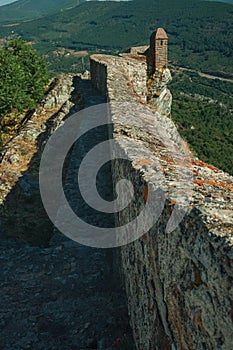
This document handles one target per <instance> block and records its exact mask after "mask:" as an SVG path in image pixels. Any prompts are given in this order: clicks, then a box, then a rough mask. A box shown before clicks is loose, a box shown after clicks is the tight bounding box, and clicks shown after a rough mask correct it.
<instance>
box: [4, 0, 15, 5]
mask: <svg viewBox="0 0 233 350" xmlns="http://www.w3.org/2000/svg"><path fill="white" fill-rule="evenodd" d="M15 1H16V0H0V6H2V5H6V4H10V3H11V2H15Z"/></svg>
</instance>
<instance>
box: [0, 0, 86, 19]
mask: <svg viewBox="0 0 233 350" xmlns="http://www.w3.org/2000/svg"><path fill="white" fill-rule="evenodd" d="M84 1H85V0H18V1H16V2H14V3H11V4H8V5H5V6H1V7H0V23H14V22H18V21H23V20H29V19H35V18H38V17H42V16H45V15H48V14H50V13H55V12H58V11H61V10H65V9H68V8H70V7H75V6H77V5H79V4H80V3H82V2H84Z"/></svg>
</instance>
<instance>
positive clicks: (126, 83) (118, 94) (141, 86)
mask: <svg viewBox="0 0 233 350" xmlns="http://www.w3.org/2000/svg"><path fill="white" fill-rule="evenodd" d="M109 65H111V70H109V69H107V67H108V66H109ZM90 66H91V79H92V83H93V85H94V86H95V87H96V88H97V89H98V90H100V91H101V92H102V93H103V94H107V96H108V98H109V100H110V101H119V100H120V101H123V100H124V101H132V100H133V101H138V98H139V99H140V100H141V102H146V95H147V87H146V80H147V67H146V60H145V59H143V58H141V59H133V58H124V57H117V56H116V57H115V56H109V55H93V56H91V60H90ZM126 91H127V93H125V92H126Z"/></svg>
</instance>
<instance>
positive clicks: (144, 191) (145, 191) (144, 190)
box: [143, 186, 149, 204]
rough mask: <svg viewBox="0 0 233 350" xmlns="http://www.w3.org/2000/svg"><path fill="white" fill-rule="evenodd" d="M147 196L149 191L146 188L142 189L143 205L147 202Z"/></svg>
mask: <svg viewBox="0 0 233 350" xmlns="http://www.w3.org/2000/svg"><path fill="white" fill-rule="evenodd" d="M148 196H149V189H148V186H145V187H144V188H143V199H144V203H145V204H146V202H147V200H148Z"/></svg>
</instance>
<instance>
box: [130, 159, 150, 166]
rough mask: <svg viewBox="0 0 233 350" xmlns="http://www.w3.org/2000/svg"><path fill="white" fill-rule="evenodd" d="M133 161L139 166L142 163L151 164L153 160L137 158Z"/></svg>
mask: <svg viewBox="0 0 233 350" xmlns="http://www.w3.org/2000/svg"><path fill="white" fill-rule="evenodd" d="M135 163H136V165H141V166H143V165H145V164H153V163H154V162H153V160H151V159H139V160H137V161H136V162H135Z"/></svg>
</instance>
